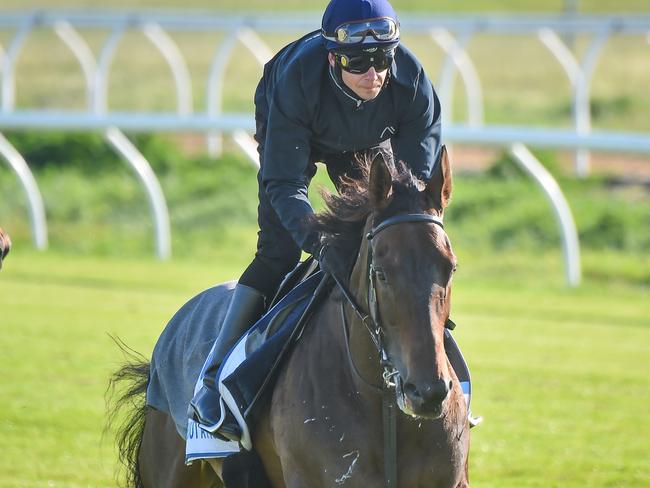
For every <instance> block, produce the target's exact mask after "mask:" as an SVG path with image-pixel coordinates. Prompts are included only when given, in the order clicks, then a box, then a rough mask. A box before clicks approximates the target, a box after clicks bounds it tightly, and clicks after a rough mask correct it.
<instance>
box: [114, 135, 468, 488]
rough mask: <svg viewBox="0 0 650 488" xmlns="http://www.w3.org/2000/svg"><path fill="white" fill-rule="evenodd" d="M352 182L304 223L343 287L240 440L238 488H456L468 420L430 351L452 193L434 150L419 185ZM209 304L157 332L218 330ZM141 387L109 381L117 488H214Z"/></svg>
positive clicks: (464, 471)
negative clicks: (387, 418)
mask: <svg viewBox="0 0 650 488" xmlns="http://www.w3.org/2000/svg"><path fill="white" fill-rule="evenodd" d="M363 174H364V176H363V177H362V178H359V179H355V180H350V179H346V180H345V181H344V182H343V183H342V186H341V188H340V189H339V194H329V195H325V200H326V206H327V210H326V211H324V212H321V213H319V214H316V215H315V216H314V219H313V221H312V222H311V225H312V228H313V229H315V230H318V231H319V232H321V233H322V234H323V235H325V236H326V240H327V242H329V243H330V244H331V245H332V246H334V247H335V249H337V250H338V251H339V252H340V253H341V256H349V255H350V253H353V254H352V256H353V258H354V257H355V256H356V259H355V260H354V263H353V264H352V266H351V273H350V275H349V277H348V279H347V280H344V281H345V283H343V284H342V285H341V286H339V287H333V289H332V291H331V292H330V293H329V295H328V296H327V297H326V299H325V300H324V302H323V303H322V304H321V305H320V306H319V308H318V309H317V310H316V311H315V312H314V313H313V314H312V315H311V317H310V319H309V322H308V324H307V325H306V327H305V329H304V330H303V331H302V335H301V338H300V340H299V341H297V342H296V343H295V344H294V345H293V347H292V350H291V352H290V354H289V356H288V358H287V359H286V361H285V363H284V366H283V368H282V370H281V371H280V373H279V374H278V376H277V380H276V383H275V386H274V388H273V390H272V392H270V393H269V400H268V402H267V404H266V405H265V407H264V409H263V413H262V414H261V415H260V416H259V418H258V419H257V420H256V423H255V425H254V426H253V427H254V428H253V429H252V431H253V434H252V436H253V446H254V451H255V452H256V453H257V455H258V459H259V460H260V463H261V465H262V466H263V468H264V472H265V478H264V483H262V482H259V483H258V484H256V483H255V482H249V484H248V485H246V486H272V487H273V488H284V487H286V488H299V487H303V488H304V487H309V488H325V487H335V486H347V487H352V488H354V487H364V488H365V487H381V486H395V487H402V488H404V487H409V488H417V487H427V488H430V487H440V488H443V487H444V488H466V487H469V474H468V459H469V437H470V433H469V428H470V426H469V422H468V408H467V405H466V402H465V399H464V397H463V393H462V391H461V387H460V384H459V381H458V378H457V376H456V373H455V372H454V369H453V367H452V366H451V363H450V362H449V360H448V358H447V355H446V353H445V341H444V328H445V324H446V321H447V320H448V318H449V313H450V299H451V284H452V277H453V274H454V271H455V269H456V257H455V255H454V253H453V250H452V247H451V243H450V240H449V237H448V235H447V234H446V233H445V231H444V229H443V226H442V218H443V214H444V209H445V207H446V206H447V204H448V202H449V200H450V198H451V190H452V179H451V165H450V162H449V158H448V156H447V153H446V151H445V150H444V147H443V148H442V150H441V154H440V158H439V160H438V162H437V164H436V165H435V167H434V170H433V174H432V177H431V179H430V181H429V182H428V183H426V184H425V183H423V182H421V181H420V180H418V179H417V178H415V177H414V176H413V174H412V173H411V172H410V171H409V170H408V169H407V168H406V167H405V166H404V165H403V164H401V163H398V164H394V163H392V161H390V160H389V159H388V158H385V157H383V156H378V157H375V158H374V159H373V160H372V161H369V162H368V164H367V166H366V167H365V169H364V171H363ZM218 289H220V287H216V288H214V289H212V290H213V292H214V290H218ZM204 293H206V292H204ZM213 296H215V297H218V298H217V299H216V300H201V299H200V297H201V295H199V298H197V297H195V299H193V300H191V301H190V302H188V304H186V307H188V309H187V310H186V312H187V313H181V314H179V316H178V318H177V319H172V321H171V322H170V325H171V324H174V327H175V329H176V330H181V329H184V331H183V332H182V334H185V333H186V332H187V331H188V330H190V331H191V327H192V324H187V323H186V322H191V321H192V318H193V317H194V318H195V319H196V318H198V317H201V316H202V314H205V310H197V309H200V308H201V307H212V308H211V309H210V310H208V313H209V314H213V313H214V314H215V315H214V317H217V318H216V319H215V321H218V320H219V319H220V318H221V317H223V313H222V311H223V309H224V308H226V307H227V298H228V297H227V294H226V296H225V298H224V294H223V293H218V294H216V295H213ZM215 301H216V302H217V303H216V304H215V303H214V302H215ZM206 302H211V304H210V305H206ZM355 303H356V305H354V304H355ZM201 304H204V305H201ZM181 310H182V309H181ZM359 310H361V313H358V312H359ZM364 312H365V313H364ZM371 319H372V320H371ZM183 326H186V327H183ZM168 328H169V325H168ZM185 340H186V339H185ZM156 347H158V345H157V346H156ZM189 354H192V351H188V355H189ZM154 357H155V351H154ZM386 364H390V365H391V369H390V370H389V369H387V366H386ZM388 371H391V372H390V374H389V375H388V376H391V377H392V378H393V379H394V380H395V383H396V385H397V386H396V387H395V391H394V394H393V397H392V401H393V402H394V403H396V404H397V406H398V407H399V412H398V413H397V418H396V419H395V424H396V446H397V455H396V475H397V479H396V480H392V482H391V483H392V484H389V483H388V482H387V481H386V479H385V476H384V470H385V465H384V432H383V430H384V429H383V414H382V398H383V396H382V384H383V382H384V381H386V376H387V375H386V373H387V372H388ZM150 374H152V373H151V371H150V367H149V364H148V363H147V362H140V363H137V364H136V363H134V364H128V365H126V366H124V367H123V368H122V369H121V370H119V371H118V372H117V373H116V376H115V377H114V378H113V380H114V381H116V380H120V379H128V380H131V383H130V388H129V390H127V392H126V393H124V394H123V396H122V398H121V399H120V400H119V401H118V402H117V404H116V407H115V408H119V407H120V405H121V404H124V403H128V402H133V401H134V400H137V402H139V404H137V408H136V411H135V412H133V413H132V414H131V415H130V416H129V417H127V418H126V424H125V426H123V428H122V430H121V432H120V433H119V436H120V437H119V441H120V442H119V446H120V452H121V456H122V461H123V462H124V463H125V464H126V465H127V475H128V481H129V483H130V486H136V487H146V488H149V487H156V488H161V487H162V488H177V487H212V486H214V487H220V486H224V484H223V483H222V477H223V474H224V473H223V471H222V469H223V468H224V467H225V464H224V463H222V462H221V461H220V460H215V459H210V460H205V461H202V462H194V463H193V464H191V465H190V466H186V465H185V464H184V454H185V450H184V440H183V438H182V437H181V435H179V434H178V428H176V427H175V423H174V421H173V419H172V418H171V415H170V413H169V412H168V411H164V409H157V408H153V407H152V406H150V405H147V402H146V400H145V399H144V394H145V392H146V391H147V385H148V383H149V381H151V379H150V378H149V375H150ZM195 380H196V376H195V377H194V378H193V379H192V381H195ZM193 384H194V383H191V385H192V386H193ZM191 395H192V389H191V388H190V389H189V390H188V392H187V393H184V394H183V395H181V396H182V398H176V399H175V401H181V402H182V403H183V404H184V405H187V404H188V403H189V400H190V399H191ZM114 412H115V410H114V411H113V413H114ZM227 459H230V458H227ZM227 462H228V461H226V462H225V463H227Z"/></svg>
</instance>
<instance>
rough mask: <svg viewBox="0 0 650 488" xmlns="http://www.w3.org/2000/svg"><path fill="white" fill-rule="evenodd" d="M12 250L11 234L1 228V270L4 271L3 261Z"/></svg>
mask: <svg viewBox="0 0 650 488" xmlns="http://www.w3.org/2000/svg"><path fill="white" fill-rule="evenodd" d="M10 250H11V239H9V234H7V233H6V232H5V230H4V229H3V228H2V227H0V269H2V261H4V259H5V258H6V257H7V254H9V251H10Z"/></svg>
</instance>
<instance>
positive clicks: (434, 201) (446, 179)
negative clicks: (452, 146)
mask: <svg viewBox="0 0 650 488" xmlns="http://www.w3.org/2000/svg"><path fill="white" fill-rule="evenodd" d="M424 192H425V193H426V197H427V200H428V201H429V203H430V204H431V206H432V207H433V208H435V209H436V210H442V209H444V208H445V207H446V206H447V204H448V203H449V200H450V199H451V163H450V161H449V155H448V154H447V148H446V147H445V146H442V147H441V148H440V156H439V157H438V163H437V164H436V166H435V167H434V169H433V174H432V175H431V179H430V180H429V183H428V184H427V187H426V189H425V190H424Z"/></svg>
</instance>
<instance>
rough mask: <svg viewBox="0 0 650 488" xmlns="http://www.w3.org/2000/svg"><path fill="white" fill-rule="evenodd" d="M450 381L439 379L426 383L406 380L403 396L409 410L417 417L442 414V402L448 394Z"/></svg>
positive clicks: (434, 416)
mask: <svg viewBox="0 0 650 488" xmlns="http://www.w3.org/2000/svg"><path fill="white" fill-rule="evenodd" d="M451 388H452V382H451V381H450V380H449V381H447V380H443V379H439V380H436V381H434V382H432V383H429V384H426V385H419V386H418V385H416V384H414V383H409V382H406V383H405V384H404V387H403V390H404V396H405V397H406V400H407V404H408V407H409V410H411V412H412V414H413V415H415V416H417V417H425V418H438V417H440V415H442V404H443V402H444V401H445V399H446V398H447V396H449V392H450V391H451Z"/></svg>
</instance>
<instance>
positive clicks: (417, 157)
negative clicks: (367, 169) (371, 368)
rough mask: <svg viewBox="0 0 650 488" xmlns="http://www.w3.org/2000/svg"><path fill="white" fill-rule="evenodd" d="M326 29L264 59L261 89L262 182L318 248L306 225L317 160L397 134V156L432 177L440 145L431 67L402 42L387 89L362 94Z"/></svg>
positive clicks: (305, 241) (393, 139)
mask: <svg viewBox="0 0 650 488" xmlns="http://www.w3.org/2000/svg"><path fill="white" fill-rule="evenodd" d="M327 53H328V52H327V50H326V49H325V46H324V43H323V40H322V37H321V36H320V31H318V32H312V33H310V34H308V35H306V36H304V37H303V38H301V39H299V40H297V41H295V42H293V43H291V44H289V45H288V46H286V47H285V48H284V49H282V50H281V51H280V52H279V53H278V54H277V55H276V56H275V57H274V58H273V59H272V60H271V61H269V62H268V63H267V64H266V66H265V67H264V75H263V77H262V80H261V81H260V83H259V85H258V87H257V91H256V93H255V105H256V119H257V125H258V130H257V134H256V137H257V139H258V142H259V143H260V147H259V151H260V159H261V161H260V162H261V170H260V177H261V182H262V185H263V187H264V190H265V191H266V194H267V195H268V197H269V200H270V201H271V205H272V206H273V208H274V210H275V211H276V213H277V214H278V216H279V218H280V220H281V221H282V223H283V225H284V226H285V227H286V228H287V230H288V231H289V232H290V233H291V235H292V237H293V238H294V240H295V241H296V243H297V244H298V245H299V246H300V247H301V248H302V249H304V250H306V251H308V252H313V250H314V247H315V244H316V242H314V239H315V237H316V236H314V235H310V234H308V233H307V232H306V230H305V222H306V217H307V215H309V214H311V213H313V208H312V206H311V204H310V203H309V199H308V198H307V186H308V184H309V180H310V177H311V176H312V175H311V174H309V172H308V168H309V166H310V163H313V162H316V161H323V160H325V161H326V157H327V155H328V154H343V153H346V152H352V151H357V150H362V149H367V148H371V147H375V146H377V145H379V144H380V143H382V142H385V141H388V140H390V144H391V146H392V149H393V154H394V158H395V160H396V161H399V160H402V161H404V162H405V163H407V164H408V166H409V167H410V168H411V169H412V171H413V172H414V174H415V175H416V176H418V177H419V178H421V179H423V180H428V179H429V177H430V175H431V171H432V169H433V165H434V163H435V161H436V158H437V154H438V149H439V147H440V102H439V100H438V97H437V96H436V94H435V91H434V90H433V86H432V85H431V82H430V81H429V78H428V77H427V75H426V74H425V72H424V69H423V68H422V66H421V65H420V63H419V62H418V61H417V59H416V58H415V56H414V55H413V54H412V53H411V52H410V51H409V50H408V49H406V48H405V47H403V46H402V45H401V44H400V45H398V46H397V49H396V52H395V60H394V62H393V65H392V66H391V68H390V71H389V74H388V76H387V80H386V82H385V85H384V87H383V89H382V90H381V92H380V93H379V95H378V96H377V97H376V98H375V99H373V100H369V101H363V100H361V99H359V98H358V97H357V96H356V95H355V94H354V93H353V92H352V91H351V90H349V89H348V88H347V87H345V86H344V85H343V83H342V82H341V81H340V78H339V77H337V76H336V75H335V73H334V69H333V68H331V67H330V65H329V63H328V60H327Z"/></svg>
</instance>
